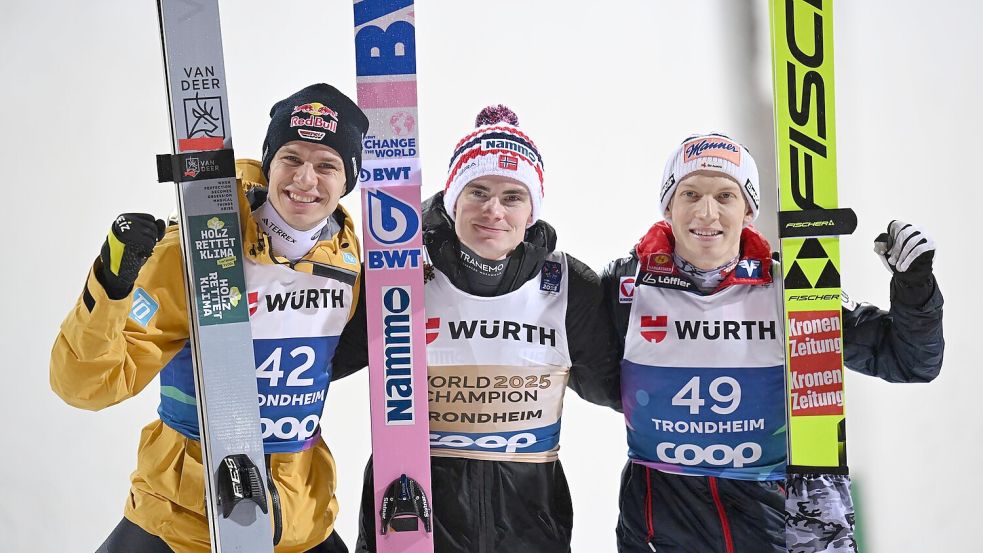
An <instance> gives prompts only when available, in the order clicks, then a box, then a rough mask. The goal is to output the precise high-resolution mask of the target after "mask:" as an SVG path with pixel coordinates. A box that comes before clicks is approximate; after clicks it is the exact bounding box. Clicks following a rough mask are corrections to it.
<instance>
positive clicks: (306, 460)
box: [51, 160, 364, 553]
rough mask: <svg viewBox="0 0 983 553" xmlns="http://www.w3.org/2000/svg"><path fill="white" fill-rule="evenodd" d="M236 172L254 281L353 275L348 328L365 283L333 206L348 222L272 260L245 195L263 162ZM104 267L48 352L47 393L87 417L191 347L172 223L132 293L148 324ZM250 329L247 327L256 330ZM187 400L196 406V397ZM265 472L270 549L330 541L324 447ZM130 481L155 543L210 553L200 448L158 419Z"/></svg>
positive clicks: (131, 501) (330, 483) (330, 497)
mask: <svg viewBox="0 0 983 553" xmlns="http://www.w3.org/2000/svg"><path fill="white" fill-rule="evenodd" d="M236 167H237V172H238V176H239V179H240V183H241V184H242V186H241V187H240V191H239V205H240V227H241V228H242V232H243V250H244V254H245V257H246V264H247V265H249V263H250V262H252V263H253V265H252V266H254V267H259V268H260V269H258V270H259V271H260V273H259V274H267V273H268V272H269V271H280V272H284V271H286V270H287V269H285V268H289V270H291V271H294V272H296V273H302V274H306V275H307V276H305V277H304V278H308V279H309V280H310V279H317V278H322V277H317V276H315V274H314V273H315V272H316V271H318V269H317V267H320V268H321V269H323V268H324V267H328V268H330V269H331V270H336V271H342V272H345V273H347V274H351V275H355V276H354V281H353V282H350V283H349V284H348V286H349V287H348V288H346V294H348V295H347V296H346V297H347V299H348V305H344V306H343V308H344V309H346V310H347V316H344V315H343V316H342V318H341V323H340V324H341V325H342V326H344V325H346V324H347V322H348V321H350V320H351V317H352V316H353V315H354V313H355V307H356V305H357V303H358V301H357V300H358V295H359V293H360V286H361V274H360V272H359V264H360V263H359V242H358V238H357V236H356V235H355V230H354V226H353V224H352V221H351V218H350V217H349V216H348V213H347V212H346V211H345V210H344V208H342V207H341V206H339V207H338V209H339V210H340V211H341V214H343V215H344V221H343V225H342V229H341V230H340V231H339V232H337V233H336V234H335V235H334V236H333V237H331V238H330V239H327V240H322V241H320V242H318V244H317V245H316V246H315V247H314V248H313V250H312V251H311V252H309V253H308V254H307V256H305V257H304V258H303V259H302V260H300V261H298V262H296V263H295V264H292V265H291V264H289V263H288V262H287V260H285V259H282V258H274V257H273V256H272V254H271V253H270V244H269V237H268V236H266V235H265V234H264V233H263V232H262V231H261V230H260V227H259V226H258V225H257V224H256V223H255V222H254V221H253V220H252V218H251V215H250V209H249V205H248V203H247V201H246V198H245V195H244V192H243V191H244V189H246V188H249V187H252V186H257V185H264V184H265V179H264V178H263V175H262V171H261V168H260V164H259V162H256V161H253V160H239V161H237V163H236ZM100 263H101V262H100V261H99V260H97V261H96V264H95V265H94V266H93V267H92V269H90V271H89V276H88V280H87V282H86V286H85V290H84V291H83V293H82V295H81V296H80V297H79V299H78V301H77V302H76V305H75V307H74V309H72V311H71V312H70V313H69V314H68V317H66V319H65V321H64V322H63V323H62V325H61V331H60V332H59V334H58V338H57V339H56V341H55V345H54V348H53V349H52V352H51V388H52V389H53V390H54V391H55V393H57V394H58V395H59V396H60V397H61V398H62V399H63V400H65V402H67V403H69V404H70V405H73V406H76V407H79V408H82V409H90V410H98V409H103V408H105V407H108V406H110V405H113V404H116V403H119V402H121V401H123V400H125V399H127V398H129V397H132V396H134V395H136V394H137V393H139V392H140V391H141V390H143V388H144V387H145V386H146V385H147V384H148V383H149V382H150V381H151V380H153V379H154V378H155V377H157V375H158V373H160V372H161V371H162V369H164V368H165V366H167V365H168V363H170V362H171V361H172V360H174V358H175V356H176V355H177V354H178V353H180V352H181V350H182V349H184V348H185V346H186V344H187V342H188V312H187V301H186V298H185V290H184V282H183V277H182V271H183V261H182V255H181V248H180V235H179V233H178V232H177V227H176V226H171V227H170V228H169V229H168V231H167V232H166V234H165V236H164V238H163V240H161V241H160V242H159V243H158V244H157V246H156V248H155V249H154V254H153V255H152V256H151V257H150V259H149V260H148V261H147V264H146V265H145V266H144V267H143V268H142V269H141V271H140V275H139V277H138V279H137V281H136V283H135V285H134V290H137V289H141V290H143V291H144V292H146V293H147V294H148V295H149V296H150V297H152V298H153V300H154V301H155V302H156V303H157V304H159V306H158V308H157V309H156V311H155V312H154V314H153V315H152V317H151V318H150V319H149V321H148V320H146V319H143V321H142V322H143V323H145V324H141V321H140V320H138V318H135V317H132V316H131V307H132V304H133V293H131V295H130V297H128V298H124V299H122V300H112V299H110V298H109V297H108V296H107V295H106V292H105V291H104V290H103V287H102V285H101V284H100V283H99V281H98V280H96V277H95V274H96V271H98V270H100ZM277 266H279V267H277ZM263 267H265V269H264V268H263ZM271 267H272V268H271ZM262 271H267V273H262ZM318 272H320V273H321V274H323V273H324V271H323V270H322V271H318ZM254 274H257V273H255V272H254ZM290 274H295V273H290ZM300 276H301V275H295V277H294V278H300ZM249 278H250V277H249V273H248V271H247V287H250V289H252V287H253V286H254V285H255V284H257V283H254V282H250V280H249ZM323 278H324V282H331V281H330V279H329V278H327V277H323ZM281 316H284V317H285V316H286V315H281ZM337 318H338V314H337V313H336V314H335V319H337ZM252 320H253V319H251V321H252ZM362 324H364V323H362ZM255 325H256V323H255V322H253V324H252V326H253V327H254V329H255ZM336 326H337V323H336ZM254 339H255V330H254ZM332 351H333V350H332ZM260 361H261V360H259V359H257V363H259V362H260ZM162 400H163V398H162ZM189 401H190V402H191V404H192V405H193V402H194V398H193V397H192V398H191V399H190V400H189ZM270 465H271V469H272V473H273V479H274V482H275V483H276V486H277V489H278V491H279V495H280V501H281V511H282V513H283V535H282V538H281V541H280V544H279V545H278V546H277V547H276V551H277V552H278V553H293V552H303V551H306V550H308V549H310V548H312V547H314V546H316V545H317V544H319V543H321V542H322V541H324V540H325V539H326V538H327V537H328V536H329V535H330V534H331V531H332V529H333V526H334V521H335V517H336V516H337V513H338V502H337V500H336V499H335V495H334V493H335V487H336V472H335V463H334V458H333V457H332V455H331V452H330V451H329V450H328V448H327V446H326V445H325V444H324V441H323V440H321V439H317V438H316V436H315V439H314V440H313V446H311V447H309V448H308V449H304V450H303V451H300V452H297V453H273V454H272V457H271V462H270ZM131 484H132V485H131V487H130V496H129V498H128V500H127V502H126V506H125V509H124V516H125V517H126V518H127V519H129V520H130V521H132V522H134V523H135V524H137V525H139V526H140V527H142V528H143V529H144V530H146V531H148V532H150V533H152V534H154V535H157V536H159V537H161V538H162V539H163V540H164V541H165V542H167V544H168V545H169V546H170V547H171V548H172V549H174V550H175V551H179V552H185V551H187V552H202V553H206V552H208V551H210V547H209V537H208V536H209V533H208V522H207V518H206V516H205V497H204V489H205V488H204V480H203V470H202V466H201V448H200V444H199V442H198V441H196V440H195V439H193V438H190V437H188V436H186V435H185V434H183V433H181V432H178V431H177V430H175V429H174V428H172V427H171V426H168V425H167V424H165V422H163V421H162V420H160V419H158V420H155V421H154V422H152V423H150V424H148V425H147V426H146V427H144V429H143V431H142V433H141V437H140V445H139V449H138V453H137V467H136V470H135V471H134V472H133V474H132V475H131Z"/></svg>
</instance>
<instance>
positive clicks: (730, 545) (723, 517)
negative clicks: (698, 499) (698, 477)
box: [707, 476, 734, 553]
mask: <svg viewBox="0 0 983 553" xmlns="http://www.w3.org/2000/svg"><path fill="white" fill-rule="evenodd" d="M707 479H708V480H709V481H710V493H711V494H712V495H713V503H714V504H715V505H716V506H717V516H718V517H720V528H721V530H722V531H723V534H724V546H725V547H726V548H727V553H734V539H733V537H731V535H730V522H728V520H727V512H726V511H724V504H723V502H722V501H720V492H719V491H718V490H717V478H716V477H714V476H708V477H707Z"/></svg>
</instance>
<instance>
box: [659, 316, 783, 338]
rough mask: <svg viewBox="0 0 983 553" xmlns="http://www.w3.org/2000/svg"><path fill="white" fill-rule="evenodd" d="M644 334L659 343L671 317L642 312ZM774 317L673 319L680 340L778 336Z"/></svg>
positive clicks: (664, 336)
mask: <svg viewBox="0 0 983 553" xmlns="http://www.w3.org/2000/svg"><path fill="white" fill-rule="evenodd" d="M640 326H641V329H640V332H641V335H642V338H644V339H645V340H646V341H648V342H655V343H656V344H658V343H659V342H661V341H662V340H664V339H665V338H666V335H667V334H668V333H669V328H670V326H669V317H668V316H666V315H658V316H655V317H652V316H650V315H642V320H641V323H640ZM777 327H778V325H777V323H776V322H775V321H672V327H671V328H672V330H673V331H674V336H675V337H676V339H678V340H767V339H771V340H775V339H777V338H778V328H777Z"/></svg>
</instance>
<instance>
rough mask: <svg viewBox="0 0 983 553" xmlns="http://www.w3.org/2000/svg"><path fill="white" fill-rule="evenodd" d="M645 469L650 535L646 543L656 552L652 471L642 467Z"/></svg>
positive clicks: (646, 507)
mask: <svg viewBox="0 0 983 553" xmlns="http://www.w3.org/2000/svg"><path fill="white" fill-rule="evenodd" d="M642 467H643V468H644V469H645V526H646V529H647V530H648V533H647V534H646V535H645V543H647V544H648V546H649V549H651V550H652V551H653V553H654V552H655V515H654V514H653V513H652V511H653V509H652V469H650V468H648V467H647V466H645V465H642Z"/></svg>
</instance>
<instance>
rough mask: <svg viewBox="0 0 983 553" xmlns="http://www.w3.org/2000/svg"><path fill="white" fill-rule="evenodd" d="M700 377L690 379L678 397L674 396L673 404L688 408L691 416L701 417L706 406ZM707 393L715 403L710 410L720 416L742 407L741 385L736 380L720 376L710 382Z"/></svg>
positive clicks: (677, 394)
mask: <svg viewBox="0 0 983 553" xmlns="http://www.w3.org/2000/svg"><path fill="white" fill-rule="evenodd" d="M701 391H702V388H701V387H700V377H698V376H694V377H693V378H691V379H689V382H687V383H686V384H685V385H684V386H683V387H682V388H680V390H679V391H678V392H676V395H674V396H672V404H673V405H674V406H677V407H688V408H689V414H690V415H699V414H700V408H701V407H703V406H704V405H705V404H706V400H705V399H703V398H702V397H701ZM707 392H708V393H709V394H710V397H711V398H713V400H714V401H716V402H717V403H715V404H714V405H711V406H710V410H711V411H713V412H714V413H716V414H718V415H729V414H731V413H733V412H734V411H736V410H737V408H738V407H739V406H740V405H741V385H740V383H738V382H737V379H736V378H733V377H730V376H720V377H717V378H714V379H713V380H711V381H710V385H709V386H708V390H707Z"/></svg>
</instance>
